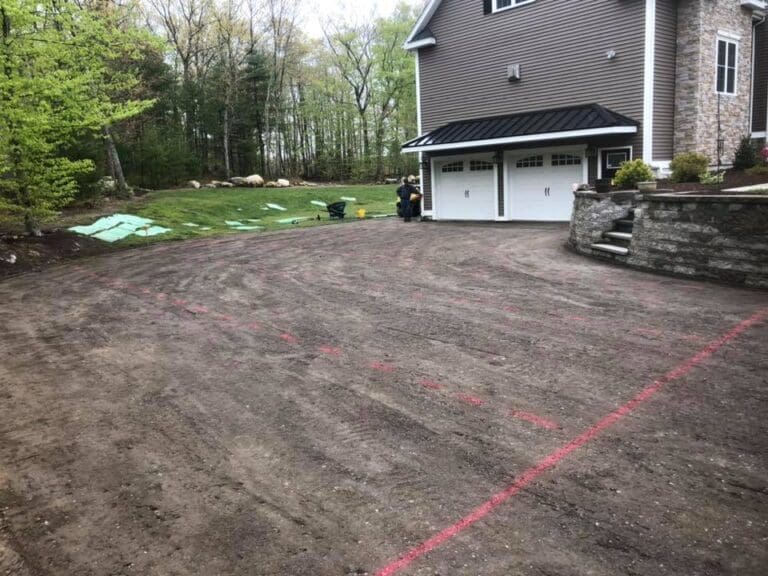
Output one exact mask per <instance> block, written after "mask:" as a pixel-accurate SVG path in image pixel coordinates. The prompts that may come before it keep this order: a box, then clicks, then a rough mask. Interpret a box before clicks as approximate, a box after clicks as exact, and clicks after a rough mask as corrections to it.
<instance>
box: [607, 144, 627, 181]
mask: <svg viewBox="0 0 768 576" xmlns="http://www.w3.org/2000/svg"><path fill="white" fill-rule="evenodd" d="M630 156H631V153H630V149H629V148H611V149H607V150H601V152H600V168H601V170H600V177H601V178H611V179H613V177H614V176H616V172H618V171H619V168H621V165H622V164H624V162H629V161H630V160H631V158H630Z"/></svg>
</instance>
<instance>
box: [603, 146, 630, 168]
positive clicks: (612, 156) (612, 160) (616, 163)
mask: <svg viewBox="0 0 768 576" xmlns="http://www.w3.org/2000/svg"><path fill="white" fill-rule="evenodd" d="M628 160H629V150H620V151H616V152H608V153H607V154H606V155H605V167H606V168H608V170H618V169H619V168H621V165H622V164H624V162H626V161H628Z"/></svg>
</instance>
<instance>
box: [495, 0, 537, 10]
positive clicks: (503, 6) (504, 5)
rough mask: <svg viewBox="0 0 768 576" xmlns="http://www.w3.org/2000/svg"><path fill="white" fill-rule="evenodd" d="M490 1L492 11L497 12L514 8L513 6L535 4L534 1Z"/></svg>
mask: <svg viewBox="0 0 768 576" xmlns="http://www.w3.org/2000/svg"><path fill="white" fill-rule="evenodd" d="M492 1H493V11H494V12H499V11H500V10H507V9H509V8H514V7H515V6H522V5H523V4H530V3H531V2H535V1H536V0H492Z"/></svg>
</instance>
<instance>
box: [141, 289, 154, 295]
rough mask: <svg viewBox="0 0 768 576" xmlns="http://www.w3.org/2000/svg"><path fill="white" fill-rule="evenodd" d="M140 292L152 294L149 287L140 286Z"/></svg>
mask: <svg viewBox="0 0 768 576" xmlns="http://www.w3.org/2000/svg"><path fill="white" fill-rule="evenodd" d="M141 293H142V294H152V290H150V289H149V288H142V289H141Z"/></svg>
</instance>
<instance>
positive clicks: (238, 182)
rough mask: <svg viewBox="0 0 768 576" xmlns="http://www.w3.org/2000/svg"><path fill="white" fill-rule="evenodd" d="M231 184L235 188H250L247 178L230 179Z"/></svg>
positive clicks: (235, 177) (236, 177)
mask: <svg viewBox="0 0 768 576" xmlns="http://www.w3.org/2000/svg"><path fill="white" fill-rule="evenodd" d="M229 181H230V183H232V185H233V186H237V187H239V188H242V187H243V186H248V185H249V184H248V179H247V178H241V177H240V176H234V177H232V178H230V179H229Z"/></svg>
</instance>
